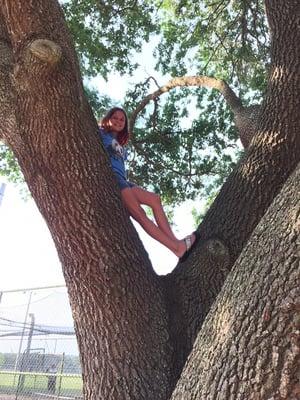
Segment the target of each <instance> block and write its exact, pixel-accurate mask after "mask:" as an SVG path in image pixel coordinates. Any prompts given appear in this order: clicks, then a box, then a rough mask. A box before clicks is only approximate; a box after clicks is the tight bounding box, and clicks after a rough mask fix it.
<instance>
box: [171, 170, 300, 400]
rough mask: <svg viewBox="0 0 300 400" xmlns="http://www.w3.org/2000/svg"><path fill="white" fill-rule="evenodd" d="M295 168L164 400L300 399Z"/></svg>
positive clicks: (299, 232)
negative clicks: (178, 378)
mask: <svg viewBox="0 0 300 400" xmlns="http://www.w3.org/2000/svg"><path fill="white" fill-rule="evenodd" d="M299 187H300V163H299V165H298V168H297V169H296V171H295V172H294V174H293V175H292V176H291V177H290V178H289V180H288V182H287V183H286V184H285V186H284V187H283V189H282V191H281V192H280V194H279V195H278V196H277V197H276V199H275V200H274V202H273V203H272V205H271V207H270V208H269V209H268V211H267V213H266V214H265V216H264V217H263V218H262V220H261V221H260V223H259V224H258V226H257V227H256V229H255V231H254V233H253V235H252V236H251V238H250V240H249V241H248V243H247V245H246V247H245V248H244V250H243V252H242V254H241V255H240V257H239V258H238V260H237V261H236V263H235V265H234V268H233V269H232V271H231V273H230V275H229V276H228V278H227V280H226V282H225V285H224V286H223V289H222V291H221V293H220V295H219V297H218V300H217V301H216V303H215V304H214V305H213V307H212V308H211V310H210V312H209V314H208V316H207V318H206V320H205V322H204V324H203V327H202V329H201V332H200V334H199V336H198V337H197V340H196V342H195V344H194V348H193V351H192V353H191V355H190V357H189V359H188V362H187V365H186V367H185V369H184V370H183V373H182V376H181V378H180V380H179V382H178V384H177V386H176V389H175V391H174V393H173V395H172V400H179V399H184V400H189V399H193V400H213V399H214V400H225V399H226V400H246V399H247V400H270V399H273V400H298V399H299V398H300V376H299V371H300V257H299V256H300V219H299V215H300V193H299Z"/></svg>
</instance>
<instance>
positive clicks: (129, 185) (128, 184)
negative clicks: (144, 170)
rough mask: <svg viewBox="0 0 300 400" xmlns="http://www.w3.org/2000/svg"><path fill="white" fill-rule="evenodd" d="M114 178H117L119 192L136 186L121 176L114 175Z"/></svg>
mask: <svg viewBox="0 0 300 400" xmlns="http://www.w3.org/2000/svg"><path fill="white" fill-rule="evenodd" d="M115 177H116V178H117V182H118V185H119V188H120V190H123V189H127V188H133V187H135V186H136V185H135V184H134V183H132V182H130V181H128V180H127V179H125V178H124V176H122V175H119V174H117V173H115Z"/></svg>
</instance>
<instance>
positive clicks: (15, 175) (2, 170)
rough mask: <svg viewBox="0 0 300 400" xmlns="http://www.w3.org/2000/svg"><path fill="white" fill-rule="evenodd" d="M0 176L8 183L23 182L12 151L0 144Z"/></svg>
mask: <svg viewBox="0 0 300 400" xmlns="http://www.w3.org/2000/svg"><path fill="white" fill-rule="evenodd" d="M0 176H5V177H6V178H8V180H9V181H10V182H14V183H22V182H24V178H23V175H22V173H21V171H20V168H19V165H18V162H17V160H16V158H15V156H14V155H13V153H12V151H11V150H10V149H9V148H8V147H7V146H6V145H5V144H3V143H1V142H0Z"/></svg>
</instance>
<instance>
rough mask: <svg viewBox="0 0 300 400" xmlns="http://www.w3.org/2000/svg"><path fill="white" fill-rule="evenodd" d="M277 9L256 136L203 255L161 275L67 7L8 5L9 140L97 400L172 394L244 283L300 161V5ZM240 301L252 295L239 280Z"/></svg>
mask: <svg viewBox="0 0 300 400" xmlns="http://www.w3.org/2000/svg"><path fill="white" fill-rule="evenodd" d="M265 5H266V10H267V13H268V19H269V23H270V30H271V33H272V37H273V42H272V47H271V60H272V61H271V68H270V73H269V79H268V85H267V91H266V95H265V96H264V101H263V103H262V106H261V115H260V118H259V121H258V124H257V132H256V134H255V136H254V139H253V140H252V142H251V145H250V147H249V149H248V151H247V153H246V154H245V156H244V158H243V159H242V160H241V162H240V163H239V165H238V166H237V167H236V168H235V170H234V172H233V173H232V174H231V175H230V177H229V178H228V179H227V181H226V183H225V184H224V186H223V187H222V189H221V191H220V193H219V195H218V196H217V198H216V200H215V201H214V203H213V204H212V206H211V207H210V209H209V211H208V213H207V214H206V216H205V218H204V220H203V222H202V223H201V225H200V226H199V228H198V232H199V233H200V237H201V240H200V241H199V243H198V244H197V247H196V248H195V250H194V251H193V253H192V254H191V255H190V257H189V258H188V260H187V261H186V263H185V264H184V265H183V264H181V265H178V266H177V268H176V269H175V270H174V271H173V272H172V273H171V274H169V275H168V276H166V277H158V276H157V275H156V274H155V273H154V272H153V270H152V268H151V265H150V263H149V260H148V257H147V255H146V253H145V251H144V249H143V247H142V245H141V243H140V241H139V239H138V237H137V235H136V232H135V230H134V228H133V226H132V224H131V223H130V220H129V218H128V215H127V214H126V212H125V210H124V209H123V207H122V204H121V201H120V196H119V192H118V190H117V186H116V182H115V181H114V178H113V174H112V172H111V169H110V167H109V163H108V159H107V156H106V154H105V151H104V149H103V148H102V146H101V144H100V139H99V137H98V135H97V123H96V120H95V118H94V116H93V115H92V112H91V109H90V106H89V104H88V103H87V101H86V98H85V95H84V90H83V86H82V83H81V79H80V74H79V66H78V62H77V59H76V56H75V52H74V48H73V44H72V40H71V38H70V35H69V32H68V30H67V29H66V26H65V24H64V19H63V15H62V12H61V9H60V7H59V5H58V4H57V2H56V1H55V0H43V1H42V0H36V1H35V2H34V4H33V3H25V4H24V3H23V2H22V7H21V0H14V1H0V10H1V14H2V15H1V17H2V23H1V24H0V26H1V27H2V31H1V45H2V48H3V49H5V50H6V51H7V52H8V53H9V51H11V53H12V57H11V58H9V57H8V58H7V60H8V61H7V63H6V64H4V66H3V71H4V72H3V75H1V77H2V80H3V79H4V84H3V85H2V86H1V88H3V90H2V93H3V94H4V95H5V94H6V97H5V96H1V101H2V103H1V110H0V127H1V128H2V129H1V132H3V135H4V137H5V140H6V142H7V143H8V145H9V146H11V148H12V150H13V152H14V154H15V155H16V157H17V159H18V162H19V164H20V167H21V169H22V172H23V174H24V177H25V179H26V181H27V183H28V186H29V188H30V191H31V193H32V195H33V197H34V199H35V201H36V203H37V205H38V207H39V209H40V211H41V213H42V215H43V216H44V218H45V220H46V222H47V224H48V226H49V229H50V232H51V234H52V237H53V240H54V242H55V245H56V248H57V251H58V254H59V257H60V260H61V262H62V266H63V272H64V276H65V279H66V283H67V286H68V291H69V296H70V302H71V307H72V312H73V316H74V322H75V329H76V334H77V338H78V343H79V348H80V355H81V362H82V368H83V379H84V396H85V398H86V399H92V400H96V399H99V398H105V399H106V398H107V399H126V398H128V399H148V400H149V399H150V400H151V399H153V400H154V399H155V400H160V399H167V398H170V396H171V393H172V391H173V388H174V386H175V384H176V382H177V380H178V378H179V375H180V373H181V371H182V368H183V366H184V363H185V362H186V360H187V357H188V354H189V353H190V351H191V349H192V345H193V343H194V340H195V339H196V337H197V335H198V332H199V331H200V329H201V325H202V323H203V321H204V319H205V316H206V314H207V313H208V312H209V309H210V308H211V305H212V304H213V302H214V300H215V299H216V297H217V295H218V293H219V292H220V290H221V288H222V285H223V283H224V280H225V278H226V277H227V278H228V279H227V282H230V280H231V279H233V277H234V274H230V275H228V274H229V273H230V270H231V268H232V266H233V265H234V263H235V261H236V260H237V259H238V257H239V255H240V254H241V253H242V251H243V248H244V246H245V245H246V243H247V241H248V240H249V238H250V236H251V233H252V232H253V230H254V229H255V227H256V225H257V224H258V222H259V221H260V219H261V217H262V216H263V215H264V213H265V211H266V210H267V209H268V207H269V205H270V204H271V202H272V200H273V199H274V198H275V196H276V195H277V194H278V193H279V192H280V190H281V188H282V186H283V184H284V182H285V181H286V180H287V178H288V177H289V175H290V174H291V173H292V171H293V170H294V169H295V167H296V165H297V163H298V162H299V154H300V141H299V128H300V126H299V125H300V121H299V118H298V115H297V110H298V109H299V101H300V100H299V99H300V96H299V92H300V76H299V74H298V71H299V64H300V53H299V46H298V43H299V39H300V38H299V30H298V29H297V27H298V26H299V18H300V13H299V3H298V1H294V0H289V1H283V0H277V1H276V2H275V1H274V0H268V1H266V2H265ZM287 46H289V52H288V53H287V52H286V51H283V49H286V48H287ZM1 71H2V70H1ZM7 71H10V74H9V73H6V72H7ZM2 83H3V81H2ZM5 88H7V89H10V91H9V92H8V91H5ZM5 107H6V108H5ZM4 110H10V113H8V114H7V113H4V112H3V111H4ZM1 111H2V112H1ZM8 117H11V118H8ZM8 122H12V125H9V124H8ZM296 196H298V194H297V193H296ZM108 216H109V218H108ZM296 216H297V213H296ZM288 229H289V228H288V225H287V230H288ZM297 235H298V233H297ZM297 235H295V236H293V238H294V239H293V240H295V239H296V238H297ZM266 243H268V242H266ZM241 257H242V256H241ZM286 258H287V257H286ZM287 259H288V258H287ZM296 261H297V260H295V262H296ZM237 269H238V271H240V272H241V273H243V268H242V266H241V267H238V268H237ZM261 284H263V282H262V281H261ZM258 286H259V285H258ZM259 287H260V286H259ZM273 289H275V290H276V286H275V287H273ZM270 290H272V286H270ZM225 293H226V292H225ZM230 293H231V296H232V298H236V296H238V295H239V291H238V288H236V286H235V285H234V284H233V286H232V290H231V292H230ZM285 296H286V293H285V292H282V293H276V299H277V298H280V299H282V300H283V299H284V298H285ZM283 333H284V332H282V334H283ZM243 340H247V336H244V335H243V334H242V335H241V336H240V339H239V343H242V341H243ZM241 346H242V345H241ZM256 356H258V354H256ZM288 356H289V352H287V353H286V357H288ZM284 357H285V355H284ZM285 365H286V364H285V363H284V362H283V363H279V364H278V365H277V367H276V368H277V369H276V373H280V371H282V370H283V368H284V366H285ZM258 368H261V369H262V368H263V366H262V365H260V364H259V363H258ZM260 371H261V370H259V369H258V373H260ZM199 372H200V373H201V371H199ZM287 374H289V371H288V372H287ZM237 376H238V375H237ZM291 376H292V375H291ZM199 379H200V378H199ZM191 382H192V380H191ZM219 382H220V384H221V382H222V380H221V378H220V381H219ZM292 382H293V383H292V385H293V387H292V388H288V392H287V393H292V392H293V390H294V389H295V387H296V385H297V382H296V381H294V380H293V381H292ZM273 389H274V390H275V389H276V390H277V388H275V386H274V387H272V386H271V389H270V390H268V391H266V392H265V393H266V396H269V397H270V396H272V395H274V396H275V395H277V392H274V391H273V392H272V390H273ZM197 390H198V389H197ZM233 391H234V390H233ZM177 393H178V392H177ZM282 393H283V392H282ZM196 394H197V392H196ZM174 395H177V394H176V392H175V394H174ZM280 395H281V394H280ZM228 396H229V395H228ZM263 396H265V394H264V395H263ZM199 398H201V397H199ZM229 398H230V397H229ZM233 398H234V397H233ZM262 398H265V399H267V397H262Z"/></svg>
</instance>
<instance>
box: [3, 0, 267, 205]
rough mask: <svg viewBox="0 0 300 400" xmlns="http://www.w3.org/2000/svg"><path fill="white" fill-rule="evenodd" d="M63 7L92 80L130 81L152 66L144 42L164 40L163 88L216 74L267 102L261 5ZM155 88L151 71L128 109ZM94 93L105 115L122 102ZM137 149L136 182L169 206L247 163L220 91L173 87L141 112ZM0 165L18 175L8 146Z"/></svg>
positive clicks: (96, 1) (121, 1) (121, 0)
mask: <svg viewBox="0 0 300 400" xmlns="http://www.w3.org/2000/svg"><path fill="white" fill-rule="evenodd" d="M62 7H63V10H64V13H65V16H66V20H67V23H68V26H69V28H70V30H71V33H72V35H73V37H74V41H75V47H76V50H77V54H78V57H79V60H80V65H81V69H82V74H83V76H84V77H86V78H89V77H92V76H96V75H98V74H99V75H101V76H102V77H104V78H106V77H107V75H108V73H109V72H115V73H119V74H123V75H124V79H128V80H129V79H130V76H131V75H132V74H134V72H135V70H136V68H137V66H138V63H140V64H141V62H142V61H143V60H139V57H138V56H139V52H140V51H141V49H142V47H143V44H144V43H146V42H148V41H149V40H151V38H153V37H154V35H156V38H158V39H159V44H158V46H157V47H156V49H155V51H154V54H153V58H154V60H155V64H156V71H157V76H156V78H159V80H160V82H161V84H165V83H166V81H167V80H168V79H169V77H175V76H183V75H208V76H214V77H216V78H219V79H225V80H226V81H227V82H228V83H229V84H230V85H231V87H232V88H234V89H235V91H236V93H237V94H238V95H239V96H240V97H241V98H242V100H243V102H244V104H245V105H246V104H249V103H252V102H253V101H254V102H259V101H260V99H261V96H262V93H263V90H264V88H265V83H266V72H267V69H268V65H269V62H270V60H269V38H268V33H267V25H266V19H265V15H264V8H263V1H261V0H242V1H239V2H238V1H229V0H228V1H224V0H219V1H214V2H212V1H208V0H203V1H199V2H195V1H192V0H157V2H152V1H149V0H148V1H145V0H117V1H113V2H111V1H108V0H68V1H63V2H62ZM130 80H131V81H132V79H130ZM155 88H156V86H155V85H153V81H152V80H151V79H149V76H147V75H146V73H145V79H143V81H139V82H136V84H135V85H134V86H131V87H129V89H128V92H127V95H126V98H124V101H123V102H122V103H123V104H122V105H123V106H124V107H125V108H126V110H127V111H128V113H129V115H130V113H131V112H132V110H134V108H135V107H136V106H137V104H138V103H139V102H140V101H141V100H142V99H143V98H144V97H145V96H146V95H147V94H149V91H150V92H151V91H153V90H154V89H155ZM87 95H88V97H89V99H90V103H91V105H92V107H93V109H94V111H95V114H96V115H97V117H100V115H101V114H102V112H103V110H104V109H105V108H108V107H110V106H111V105H112V104H115V102H114V101H113V99H109V98H108V97H107V96H106V97H105V96H102V95H101V93H100V94H99V93H95V91H94V90H93V89H91V88H90V87H89V88H87ZM130 152H131V154H130V166H129V172H130V178H131V179H133V180H134V181H136V182H137V183H138V184H141V185H143V186H144V187H151V188H152V190H155V191H159V192H160V193H161V194H162V195H163V197H164V200H165V201H166V202H167V203H169V204H174V203H176V202H180V201H182V200H184V199H186V198H194V197H195V196H197V195H199V194H202V195H205V194H206V192H207V190H209V192H210V193H211V191H213V190H215V189H216V187H218V186H219V185H220V184H221V183H222V182H223V180H224V179H225V177H226V176H227V175H228V173H229V172H230V170H231V169H232V167H233V165H234V163H235V161H236V159H237V158H238V157H239V146H238V145H237V132H236V129H235V127H234V126H233V122H232V113H231V111H230V109H229V108H228V107H227V105H226V104H225V101H224V99H223V97H222V96H221V95H220V94H219V93H218V92H217V91H215V90H207V89H203V88H181V89H174V90H172V91H170V92H169V93H168V94H165V95H164V96H162V97H161V98H159V99H157V102H156V103H155V104H154V106H153V104H151V105H149V106H147V107H146V109H145V110H144V111H143V112H142V113H141V114H140V118H139V119H138V120H137V123H136V126H135V131H134V136H133V140H132V144H131V146H130ZM0 166H1V170H2V173H5V174H8V173H10V172H11V173H12V175H11V176H12V177H14V179H15V178H16V176H15V173H16V169H15V165H13V163H12V160H11V153H9V152H7V151H6V149H5V148H4V147H3V146H2V147H1V148H0Z"/></svg>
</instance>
